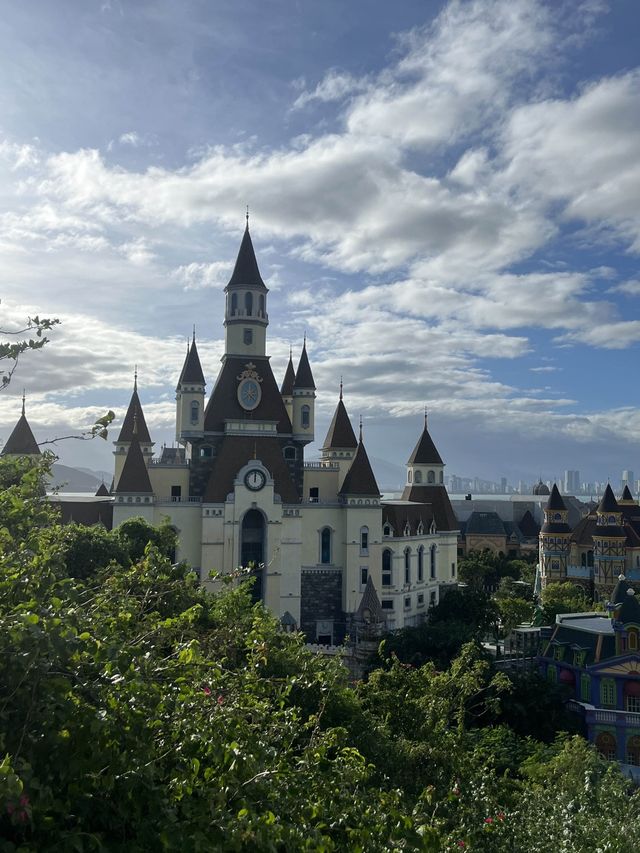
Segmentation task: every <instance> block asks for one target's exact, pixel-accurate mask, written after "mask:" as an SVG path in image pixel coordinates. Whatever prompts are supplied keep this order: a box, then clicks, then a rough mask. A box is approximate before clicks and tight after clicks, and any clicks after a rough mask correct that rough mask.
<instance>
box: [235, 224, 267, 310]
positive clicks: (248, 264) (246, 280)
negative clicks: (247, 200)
mask: <svg viewBox="0 0 640 853" xmlns="http://www.w3.org/2000/svg"><path fill="white" fill-rule="evenodd" d="M247 285H248V286H249V287H252V288H254V289H255V288H257V289H259V290H262V291H264V292H265V293H266V292H267V286H266V285H265V283H264V281H263V280H262V276H261V275H260V270H259V269H258V262H257V260H256V253H255V252H254V250H253V243H252V242H251V235H250V234H249V219H248V216H247V224H246V227H245V229H244V234H243V235H242V242H241V243H240V249H239V251H238V257H237V259H236V265H235V267H234V268H233V273H232V274H231V278H230V279H229V284H227V287H226V288H225V291H226V290H228V289H229V288H230V287H246V286H247Z"/></svg>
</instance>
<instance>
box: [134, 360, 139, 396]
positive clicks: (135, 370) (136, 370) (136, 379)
mask: <svg viewBox="0 0 640 853" xmlns="http://www.w3.org/2000/svg"><path fill="white" fill-rule="evenodd" d="M133 390H134V391H137V390H138V365H137V364H136V365H134V368H133Z"/></svg>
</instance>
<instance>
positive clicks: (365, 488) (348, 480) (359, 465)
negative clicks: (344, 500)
mask: <svg viewBox="0 0 640 853" xmlns="http://www.w3.org/2000/svg"><path fill="white" fill-rule="evenodd" d="M340 494H341V495H367V496H374V495H375V496H376V497H379V496H380V489H379V488H378V484H377V483H376V478H375V475H374V473H373V469H372V467H371V463H370V462H369V457H368V456H367V451H366V450H365V449H364V444H363V443H362V440H360V441H359V442H358V449H357V450H356V455H355V456H354V457H353V462H352V463H351V467H350V468H349V470H348V471H347V476H346V477H345V478H344V482H343V484H342V488H341V489H340Z"/></svg>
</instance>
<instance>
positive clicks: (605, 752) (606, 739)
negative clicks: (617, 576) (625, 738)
mask: <svg viewBox="0 0 640 853" xmlns="http://www.w3.org/2000/svg"><path fill="white" fill-rule="evenodd" d="M596 749H597V750H598V752H599V753H600V755H601V756H602V757H603V758H606V759H607V760H608V761H615V758H616V739H615V737H614V736H613V735H612V734H610V733H609V732H600V734H599V735H598V736H597V737H596Z"/></svg>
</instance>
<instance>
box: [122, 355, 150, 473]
mask: <svg viewBox="0 0 640 853" xmlns="http://www.w3.org/2000/svg"><path fill="white" fill-rule="evenodd" d="M134 427H135V429H136V441H137V443H138V444H139V446H140V451H141V453H142V456H143V458H144V460H145V463H146V464H147V465H148V464H149V463H150V462H151V459H152V458H153V442H152V441H151V436H150V435H149V429H148V428H147V422H146V420H145V417H144V412H143V411H142V406H141V404H140V398H139V397H138V372H137V371H136V372H135V373H134V378H133V393H132V394H131V400H130V401H129V408H128V409H127V413H126V415H125V416H124V421H123V422H122V428H121V429H120V434H119V435H118V438H117V439H116V440H115V441H114V442H113V443H114V445H115V450H114V451H113V453H114V456H115V468H114V484H115V486H116V488H117V486H118V483H119V480H120V476H121V474H122V469H123V466H124V462H125V459H126V455H127V451H128V449H129V446H130V444H131V442H132V440H133V437H134Z"/></svg>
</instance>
